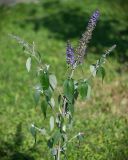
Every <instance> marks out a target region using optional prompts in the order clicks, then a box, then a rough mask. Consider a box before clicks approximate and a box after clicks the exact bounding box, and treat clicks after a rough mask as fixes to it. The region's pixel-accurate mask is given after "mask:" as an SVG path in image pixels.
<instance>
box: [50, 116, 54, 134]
mask: <svg viewBox="0 0 128 160" xmlns="http://www.w3.org/2000/svg"><path fill="white" fill-rule="evenodd" d="M49 124H50V130H51V131H52V130H53V129H54V117H53V116H51V117H50V121H49Z"/></svg>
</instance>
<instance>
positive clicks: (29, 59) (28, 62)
mask: <svg viewBox="0 0 128 160" xmlns="http://www.w3.org/2000/svg"><path fill="white" fill-rule="evenodd" d="M26 68H27V71H28V72H29V71H30V69H31V57H29V58H28V59H27V61H26Z"/></svg>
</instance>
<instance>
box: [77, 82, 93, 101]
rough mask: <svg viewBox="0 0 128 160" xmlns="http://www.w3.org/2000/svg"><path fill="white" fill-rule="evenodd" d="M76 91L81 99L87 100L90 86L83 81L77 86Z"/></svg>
mask: <svg viewBox="0 0 128 160" xmlns="http://www.w3.org/2000/svg"><path fill="white" fill-rule="evenodd" d="M78 91H79V93H80V95H81V98H82V99H89V98H90V95H91V86H90V85H89V83H88V82H87V81H83V82H81V83H80V84H79V86H78Z"/></svg>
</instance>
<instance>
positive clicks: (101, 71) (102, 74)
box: [97, 67, 106, 82]
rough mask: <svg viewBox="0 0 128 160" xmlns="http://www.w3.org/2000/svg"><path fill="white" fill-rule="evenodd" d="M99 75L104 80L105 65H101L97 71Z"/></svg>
mask: <svg viewBox="0 0 128 160" xmlns="http://www.w3.org/2000/svg"><path fill="white" fill-rule="evenodd" d="M97 75H98V76H100V77H101V78H102V82H103V80H104V77H105V75H106V72H105V69H104V68H103V67H100V68H99V69H98V71H97Z"/></svg>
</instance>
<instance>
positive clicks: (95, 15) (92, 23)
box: [88, 10, 100, 28]
mask: <svg viewBox="0 0 128 160" xmlns="http://www.w3.org/2000/svg"><path fill="white" fill-rule="evenodd" d="M99 17H100V12H99V11H98V10H97V11H95V12H94V13H93V14H92V16H91V18H90V20H89V23H88V27H89V28H90V27H91V28H92V27H95V26H96V22H97V20H98V19H99Z"/></svg>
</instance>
